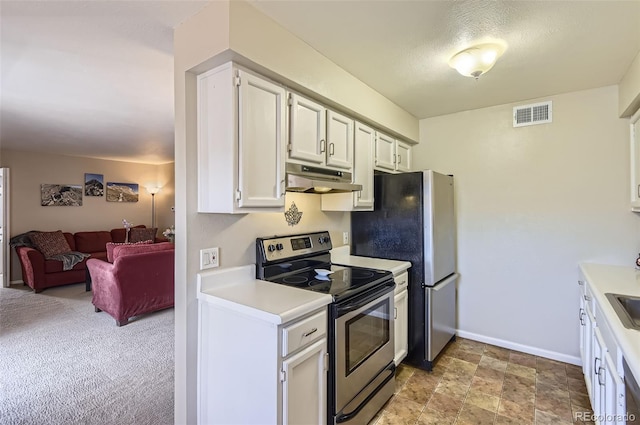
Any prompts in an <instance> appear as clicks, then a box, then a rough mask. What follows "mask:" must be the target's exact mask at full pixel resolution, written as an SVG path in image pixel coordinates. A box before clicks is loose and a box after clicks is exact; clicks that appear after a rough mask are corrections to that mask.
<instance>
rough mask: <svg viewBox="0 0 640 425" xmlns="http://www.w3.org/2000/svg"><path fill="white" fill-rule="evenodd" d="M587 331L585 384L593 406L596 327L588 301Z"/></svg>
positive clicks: (584, 364)
mask: <svg viewBox="0 0 640 425" xmlns="http://www.w3.org/2000/svg"><path fill="white" fill-rule="evenodd" d="M584 311H585V315H584V320H585V331H584V352H585V359H584V361H583V367H584V379H585V384H586V386H587V392H588V393H589V398H590V399H591V406H593V403H594V399H593V386H592V382H593V363H594V354H595V352H594V347H593V346H594V334H593V331H594V328H595V319H594V317H593V313H592V312H591V308H590V307H589V305H588V303H585V309H584Z"/></svg>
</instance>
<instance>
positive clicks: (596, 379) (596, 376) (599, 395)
mask: <svg viewBox="0 0 640 425" xmlns="http://www.w3.org/2000/svg"><path fill="white" fill-rule="evenodd" d="M605 354H606V347H605V345H604V339H603V338H602V334H601V333H600V329H598V327H597V326H596V327H595V329H594V330H593V371H592V372H591V393H592V400H591V406H592V407H593V413H594V414H595V415H596V416H600V415H604V398H605V397H604V396H605V391H604V385H605V384H604V377H605V376H604V375H605V374H604V356H605Z"/></svg>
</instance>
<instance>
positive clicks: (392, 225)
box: [351, 170, 458, 370]
mask: <svg viewBox="0 0 640 425" xmlns="http://www.w3.org/2000/svg"><path fill="white" fill-rule="evenodd" d="M374 194H375V201H374V211H357V212H352V213H351V233H352V243H351V253H352V255H359V256H366V257H377V258H387V259H391V260H404V261H410V262H411V268H410V269H409V354H408V355H407V358H406V360H405V361H407V362H408V363H410V364H413V365H415V366H417V367H420V368H423V369H427V370H431V369H432V367H433V361H434V360H435V358H436V356H437V355H438V354H439V353H440V351H441V350H442V349H443V348H444V347H445V345H446V344H447V343H448V342H449V341H450V340H452V339H454V338H455V332H456V285H457V280H458V274H457V273H456V218H455V209H454V185H453V176H448V175H445V174H439V173H436V172H433V171H431V170H425V171H418V172H413V173H401V174H376V176H375V177H374Z"/></svg>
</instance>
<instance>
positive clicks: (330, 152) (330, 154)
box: [329, 143, 335, 156]
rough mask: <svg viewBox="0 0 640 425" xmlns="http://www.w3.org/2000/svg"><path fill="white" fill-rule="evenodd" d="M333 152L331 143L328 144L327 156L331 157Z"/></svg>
mask: <svg viewBox="0 0 640 425" xmlns="http://www.w3.org/2000/svg"><path fill="white" fill-rule="evenodd" d="M334 150H335V149H334V146H333V143H329V156H333V152H334Z"/></svg>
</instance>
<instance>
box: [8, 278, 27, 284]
mask: <svg viewBox="0 0 640 425" xmlns="http://www.w3.org/2000/svg"><path fill="white" fill-rule="evenodd" d="M9 283H10V284H11V285H23V284H24V280H22V279H20V280H12V281H10V282H9Z"/></svg>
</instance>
